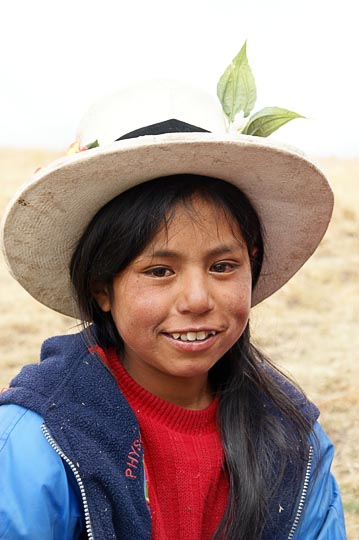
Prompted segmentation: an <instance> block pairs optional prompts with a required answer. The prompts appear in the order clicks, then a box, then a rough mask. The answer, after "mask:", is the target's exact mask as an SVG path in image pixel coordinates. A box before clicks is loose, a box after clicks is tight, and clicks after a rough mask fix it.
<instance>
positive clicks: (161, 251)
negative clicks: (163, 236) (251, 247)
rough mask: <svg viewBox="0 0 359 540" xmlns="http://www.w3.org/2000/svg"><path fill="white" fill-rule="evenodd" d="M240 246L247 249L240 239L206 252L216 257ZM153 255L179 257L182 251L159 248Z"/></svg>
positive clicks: (209, 255) (208, 255) (207, 254)
mask: <svg viewBox="0 0 359 540" xmlns="http://www.w3.org/2000/svg"><path fill="white" fill-rule="evenodd" d="M238 248H240V249H245V246H244V244H243V242H240V241H239V240H238V241H237V242H236V243H233V244H228V245H222V246H218V247H216V248H214V249H210V250H208V251H207V252H206V256H207V257H215V256H219V255H225V254H226V253H233V251H235V250H237V249H238ZM151 257H158V258H161V257H163V258H170V259H178V258H180V257H181V253H179V252H178V251H173V250H170V249H157V250H155V251H153V252H152V253H151Z"/></svg>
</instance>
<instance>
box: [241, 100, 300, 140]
mask: <svg viewBox="0 0 359 540" xmlns="http://www.w3.org/2000/svg"><path fill="white" fill-rule="evenodd" d="M295 118H305V116H302V115H301V114H298V113H296V112H293V111H289V110H288V109H281V108H280V107H265V108H264V109H261V110H260V111H258V112H257V113H255V114H253V116H251V117H250V119H249V120H248V122H247V124H246V125H245V126H244V128H243V129H242V130H241V133H243V134H244V135H256V136H257V137H268V135H270V134H271V133H273V132H274V131H276V130H277V129H279V128H280V127H282V126H284V124H286V123H287V122H290V121H291V120H294V119H295Z"/></svg>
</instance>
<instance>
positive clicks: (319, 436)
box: [294, 422, 346, 540]
mask: <svg viewBox="0 0 359 540" xmlns="http://www.w3.org/2000/svg"><path fill="white" fill-rule="evenodd" d="M313 435H314V436H312V437H311V438H312V441H313V442H312V444H313V448H314V458H313V463H312V467H311V474H310V482H309V490H308V496H307V500H306V503H305V507H304V510H303V515H302V520H301V524H300V527H299V529H298V530H297V533H296V534H295V536H294V539H295V540H345V539H346V532H345V522H344V513H343V505H342V500H341V496H340V492H339V488H338V485H337V482H336V480H335V478H334V476H333V474H332V473H331V470H330V467H331V463H332V460H333V455H334V448H333V444H332V442H331V441H330V439H329V437H328V436H327V434H326V433H325V431H324V430H323V428H322V427H321V426H320V424H319V423H318V422H317V423H316V424H315V426H314V430H313Z"/></svg>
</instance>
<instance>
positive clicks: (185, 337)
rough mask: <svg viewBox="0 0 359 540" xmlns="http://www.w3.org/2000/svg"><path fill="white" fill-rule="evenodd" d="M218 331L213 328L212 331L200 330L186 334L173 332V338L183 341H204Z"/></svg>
mask: <svg viewBox="0 0 359 540" xmlns="http://www.w3.org/2000/svg"><path fill="white" fill-rule="evenodd" d="M215 334H216V332H215V331H214V330H211V331H210V332H205V331H204V330H201V331H200V332H186V333H185V334H180V333H178V332H176V333H174V334H171V336H172V337H173V339H180V340H181V341H197V340H198V341H203V340H204V339H206V338H207V337H208V336H209V335H210V336H214V335H215Z"/></svg>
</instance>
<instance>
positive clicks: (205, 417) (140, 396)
mask: <svg viewBox="0 0 359 540" xmlns="http://www.w3.org/2000/svg"><path fill="white" fill-rule="evenodd" d="M106 363H107V365H108V367H109V368H110V370H111V371H112V373H113V375H114V377H115V379H116V381H117V384H118V386H119V387H120V390H121V391H122V393H123V394H124V396H125V398H126V399H127V401H128V403H129V404H130V406H131V408H132V409H133V411H134V413H135V414H136V416H137V417H145V416H147V417H148V416H150V417H151V418H152V419H153V420H156V421H157V422H159V423H161V424H163V425H166V426H167V427H168V428H170V429H172V430H174V431H178V432H182V433H191V434H193V435H198V434H201V433H208V432H211V431H215V430H217V405H218V399H217V398H214V399H213V401H212V402H211V403H210V404H209V405H208V407H205V408H204V409H201V410H191V409H185V408H184V407H180V406H178V405H175V404H173V403H170V402H168V401H166V400H164V399H161V398H159V397H157V396H155V395H154V394H151V392H149V391H148V390H145V389H144V388H142V386H140V385H139V384H138V383H137V382H136V381H135V380H134V379H133V378H132V377H131V376H130V375H129V374H128V373H127V371H126V369H125V368H124V367H123V365H122V362H121V361H120V360H119V358H118V356H117V354H116V352H115V350H114V349H108V350H107V351H106Z"/></svg>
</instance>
